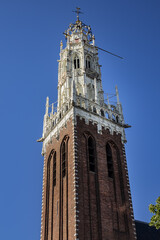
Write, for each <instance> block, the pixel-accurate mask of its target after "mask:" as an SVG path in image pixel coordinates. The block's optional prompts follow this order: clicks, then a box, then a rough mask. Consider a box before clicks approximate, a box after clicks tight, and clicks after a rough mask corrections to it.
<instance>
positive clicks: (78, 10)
mask: <svg viewBox="0 0 160 240" xmlns="http://www.w3.org/2000/svg"><path fill="white" fill-rule="evenodd" d="M76 9H77V10H76V11H72V12H75V13H77V21H79V14H82V13H83V12H81V11H80V10H81V9H80V8H79V7H76Z"/></svg>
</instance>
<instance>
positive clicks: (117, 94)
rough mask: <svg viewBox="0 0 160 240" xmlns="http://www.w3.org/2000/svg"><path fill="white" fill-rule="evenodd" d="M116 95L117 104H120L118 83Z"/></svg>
mask: <svg viewBox="0 0 160 240" xmlns="http://www.w3.org/2000/svg"><path fill="white" fill-rule="evenodd" d="M116 96H117V104H120V102H119V93H118V88H117V85H116Z"/></svg>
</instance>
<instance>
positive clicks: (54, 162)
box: [53, 152, 56, 186]
mask: <svg viewBox="0 0 160 240" xmlns="http://www.w3.org/2000/svg"><path fill="white" fill-rule="evenodd" d="M53 186H56V152H55V153H54V156H53Z"/></svg>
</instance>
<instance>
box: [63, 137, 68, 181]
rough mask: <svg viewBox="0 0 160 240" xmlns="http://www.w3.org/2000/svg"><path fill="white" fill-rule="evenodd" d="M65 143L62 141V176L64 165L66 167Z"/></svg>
mask: <svg viewBox="0 0 160 240" xmlns="http://www.w3.org/2000/svg"><path fill="white" fill-rule="evenodd" d="M66 162H67V143H66V142H65V141H63V143H62V177H65V175H66V167H67V163H66Z"/></svg>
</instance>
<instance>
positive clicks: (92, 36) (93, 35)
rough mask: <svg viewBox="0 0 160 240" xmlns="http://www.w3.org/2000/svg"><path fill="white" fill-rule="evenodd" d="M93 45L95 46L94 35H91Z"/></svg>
mask: <svg viewBox="0 0 160 240" xmlns="http://www.w3.org/2000/svg"><path fill="white" fill-rule="evenodd" d="M92 41H93V46H95V36H94V35H93V36H92Z"/></svg>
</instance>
